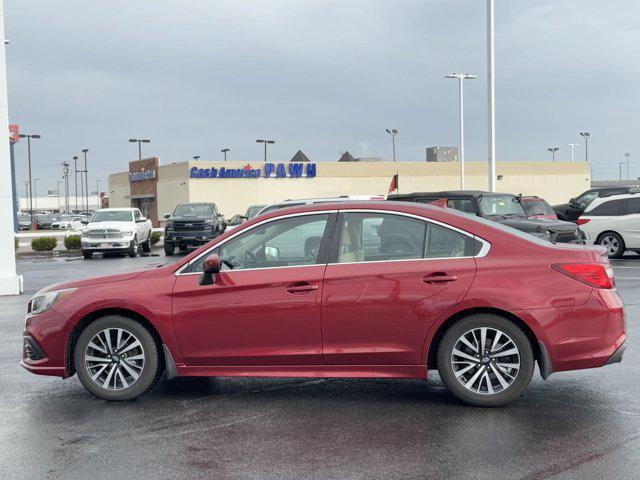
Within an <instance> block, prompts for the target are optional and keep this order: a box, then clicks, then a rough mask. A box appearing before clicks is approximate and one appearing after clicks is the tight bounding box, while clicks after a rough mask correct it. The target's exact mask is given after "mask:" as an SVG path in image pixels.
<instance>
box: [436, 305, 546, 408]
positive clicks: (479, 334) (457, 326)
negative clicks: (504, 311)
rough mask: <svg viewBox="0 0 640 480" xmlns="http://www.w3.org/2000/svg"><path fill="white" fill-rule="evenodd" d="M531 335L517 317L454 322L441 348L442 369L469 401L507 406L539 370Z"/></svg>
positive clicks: (447, 381)
mask: <svg viewBox="0 0 640 480" xmlns="http://www.w3.org/2000/svg"><path fill="white" fill-rule="evenodd" d="M534 364H535V362H534V357H533V351H532V349H531V344H530V342H529V339H528V338H527V336H526V335H525V334H524V332H523V331H522V330H521V329H520V328H519V327H518V326H517V325H515V324H514V323H513V322H511V321H509V320H507V319H506V318H503V317H500V316H498V315H493V314H476V315H470V316H468V317H465V318H463V319H461V320H459V321H457V322H456V323H454V324H453V325H452V326H451V327H449V329H448V330H447V331H446V333H445V334H444V337H443V338H442V340H441V342H440V345H439V347H438V371H439V373H440V377H441V378H442V381H443V382H444V383H445V385H446V386H447V388H448V389H449V391H450V392H451V393H453V394H454V395H455V396H456V397H457V398H458V399H460V400H462V401H463V402H465V403H468V404H469V405H474V406H480V407H498V406H503V405H506V404H508V403H510V402H512V401H514V400H515V399H516V398H518V397H519V396H520V395H521V394H522V392H523V391H524V390H525V389H526V388H527V386H528V385H529V383H530V382H531V377H532V375H533V370H534Z"/></svg>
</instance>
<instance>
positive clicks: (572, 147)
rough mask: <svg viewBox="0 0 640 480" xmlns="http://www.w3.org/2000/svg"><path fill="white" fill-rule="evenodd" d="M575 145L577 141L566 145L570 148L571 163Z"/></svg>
mask: <svg viewBox="0 0 640 480" xmlns="http://www.w3.org/2000/svg"><path fill="white" fill-rule="evenodd" d="M577 146H578V144H577V143H567V147H569V148H570V149H571V163H573V149H574V148H575V147H577Z"/></svg>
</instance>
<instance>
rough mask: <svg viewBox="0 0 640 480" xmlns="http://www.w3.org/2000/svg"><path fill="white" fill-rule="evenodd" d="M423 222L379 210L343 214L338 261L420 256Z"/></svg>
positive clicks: (397, 258) (422, 250)
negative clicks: (376, 211)
mask: <svg viewBox="0 0 640 480" xmlns="http://www.w3.org/2000/svg"><path fill="white" fill-rule="evenodd" d="M426 232H427V223H426V222H425V221H422V220H418V219H415V218H409V217H404V216H400V215H392V214H382V213H345V214H344V216H343V220H342V228H341V229H340V243H339V245H338V263H352V262H378V261H389V260H406V259H417V258H422V257H423V253H424V244H425V240H426Z"/></svg>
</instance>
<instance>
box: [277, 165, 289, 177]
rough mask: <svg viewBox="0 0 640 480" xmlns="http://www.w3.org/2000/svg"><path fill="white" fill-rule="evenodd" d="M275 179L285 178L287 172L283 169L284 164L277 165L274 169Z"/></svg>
mask: <svg viewBox="0 0 640 480" xmlns="http://www.w3.org/2000/svg"><path fill="white" fill-rule="evenodd" d="M276 178H287V171H286V170H285V168H284V163H279V164H278V168H277V169H276Z"/></svg>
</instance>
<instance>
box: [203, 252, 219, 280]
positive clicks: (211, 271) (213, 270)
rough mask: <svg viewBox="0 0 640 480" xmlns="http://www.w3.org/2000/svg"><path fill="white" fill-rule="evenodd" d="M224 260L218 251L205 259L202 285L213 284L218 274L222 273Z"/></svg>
mask: <svg viewBox="0 0 640 480" xmlns="http://www.w3.org/2000/svg"><path fill="white" fill-rule="evenodd" d="M221 266H222V261H221V260H220V256H219V255H218V254H217V253H212V254H211V255H209V256H208V257H207V258H205V259H204V262H203V263H202V275H200V281H199V282H198V283H199V284H200V285H213V282H214V281H215V278H216V275H217V274H218V273H220V267H221Z"/></svg>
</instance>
